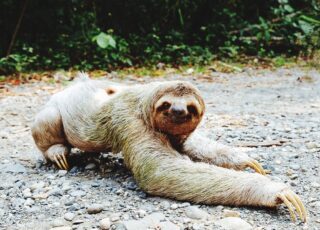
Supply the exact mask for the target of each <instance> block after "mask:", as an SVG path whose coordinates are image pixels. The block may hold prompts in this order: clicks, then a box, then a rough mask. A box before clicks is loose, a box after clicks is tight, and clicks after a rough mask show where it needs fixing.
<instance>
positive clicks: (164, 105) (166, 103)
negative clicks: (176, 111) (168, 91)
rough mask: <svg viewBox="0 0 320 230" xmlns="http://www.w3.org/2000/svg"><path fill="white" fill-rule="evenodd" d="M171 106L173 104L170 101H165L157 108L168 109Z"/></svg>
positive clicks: (159, 109)
mask: <svg viewBox="0 0 320 230" xmlns="http://www.w3.org/2000/svg"><path fill="white" fill-rule="evenodd" d="M170 106H171V104H170V103H169V102H166V101H165V102H163V103H162V105H160V106H159V107H158V108H157V110H158V111H163V110H167V109H169V108H170Z"/></svg>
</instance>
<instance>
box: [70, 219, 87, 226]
mask: <svg viewBox="0 0 320 230" xmlns="http://www.w3.org/2000/svg"><path fill="white" fill-rule="evenodd" d="M83 222H84V221H83V220H81V219H75V220H74V221H72V224H74V225H77V224H82V223H83Z"/></svg>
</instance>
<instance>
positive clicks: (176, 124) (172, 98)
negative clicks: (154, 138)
mask: <svg viewBox="0 0 320 230" xmlns="http://www.w3.org/2000/svg"><path fill="white" fill-rule="evenodd" d="M152 110H153V113H152V115H153V116H152V118H153V122H152V123H153V126H154V128H155V129H156V130H159V131H160V132H163V133H166V134H170V135H188V134H190V133H191V132H192V131H193V130H194V129H195V128H196V127H197V126H198V124H199V123H200V121H201V119H202V116H203V114H204V110H205V106H204V101H203V99H202V97H201V96H200V93H199V91H198V89H197V88H195V87H194V86H193V85H192V84H190V83H188V82H183V81H176V82H167V83H162V84H161V86H160V90H159V91H158V93H157V97H156V98H155V101H154V103H153V109H152Z"/></svg>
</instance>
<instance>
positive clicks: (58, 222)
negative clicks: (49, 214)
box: [51, 218, 66, 227]
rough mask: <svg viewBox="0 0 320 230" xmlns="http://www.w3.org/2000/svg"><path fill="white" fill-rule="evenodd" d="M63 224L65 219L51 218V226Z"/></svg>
mask: <svg viewBox="0 0 320 230" xmlns="http://www.w3.org/2000/svg"><path fill="white" fill-rule="evenodd" d="M65 224H66V223H65V221H64V220H62V219H60V218H59V219H55V220H53V221H52V224H51V225H52V227H62V226H64V225H65Z"/></svg>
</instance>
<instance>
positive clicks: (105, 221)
mask: <svg viewBox="0 0 320 230" xmlns="http://www.w3.org/2000/svg"><path fill="white" fill-rule="evenodd" d="M99 226H100V228H101V229H102V230H108V229H110V227H111V222H110V219H109V218H104V219H102V220H100V222H99Z"/></svg>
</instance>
